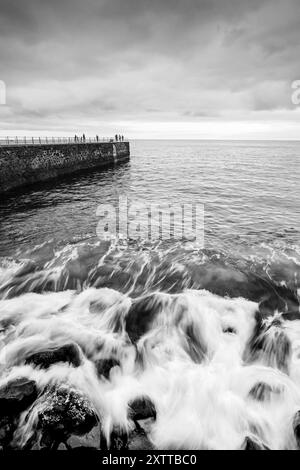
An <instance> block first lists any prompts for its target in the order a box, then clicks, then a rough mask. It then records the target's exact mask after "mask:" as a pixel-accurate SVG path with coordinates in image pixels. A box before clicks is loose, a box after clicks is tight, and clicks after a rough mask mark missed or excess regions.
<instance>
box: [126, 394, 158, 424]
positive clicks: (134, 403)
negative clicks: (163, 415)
mask: <svg viewBox="0 0 300 470" xmlns="http://www.w3.org/2000/svg"><path fill="white" fill-rule="evenodd" d="M128 406H129V411H128V417H129V418H130V419H132V420H133V421H138V420H141V419H148V418H153V419H156V408H155V406H154V403H153V402H152V401H151V400H150V398H148V397H138V398H135V399H134V400H131V401H130V402H129V403H128Z"/></svg>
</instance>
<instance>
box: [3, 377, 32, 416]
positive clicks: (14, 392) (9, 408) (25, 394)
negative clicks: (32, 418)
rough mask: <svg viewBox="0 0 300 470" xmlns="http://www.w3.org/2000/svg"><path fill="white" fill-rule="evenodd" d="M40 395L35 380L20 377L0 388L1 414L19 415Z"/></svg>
mask: <svg viewBox="0 0 300 470" xmlns="http://www.w3.org/2000/svg"><path fill="white" fill-rule="evenodd" d="M37 397H38V389H37V386H36V383H35V382H34V381H33V380H29V379H27V378H26V377H20V378H18V379H15V380H11V381H10V382H8V383H7V384H6V385H5V386H3V387H1V388H0V416H9V415H17V414H18V413H21V412H22V411H24V410H26V409H27V408H28V407H29V406H30V405H31V404H32V403H33V402H34V401H35V400H36V399H37Z"/></svg>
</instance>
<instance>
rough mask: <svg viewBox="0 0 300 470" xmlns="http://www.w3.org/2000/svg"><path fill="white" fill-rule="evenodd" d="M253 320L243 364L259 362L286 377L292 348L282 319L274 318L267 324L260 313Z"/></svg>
mask: <svg viewBox="0 0 300 470" xmlns="http://www.w3.org/2000/svg"><path fill="white" fill-rule="evenodd" d="M255 320H256V325H255V328H254V331H253V334H252V336H251V338H250V340H249V341H248V344H247V346H246V349H245V351H244V355H243V357H244V360H245V362H247V363H253V362H261V363H262V364H264V365H266V366H268V367H274V368H277V369H279V370H280V371H281V372H284V373H285V374H287V375H288V374H289V368H290V361H291V354H292V346H291V342H290V340H289V338H288V336H287V334H286V333H285V331H284V327H283V322H282V319H281V318H278V317H274V318H273V319H272V320H271V321H270V322H267V321H265V320H264V319H263V317H262V314H261V313H260V312H256V315H255Z"/></svg>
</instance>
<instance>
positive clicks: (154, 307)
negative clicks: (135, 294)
mask: <svg viewBox="0 0 300 470" xmlns="http://www.w3.org/2000/svg"><path fill="white" fill-rule="evenodd" d="M167 302H168V296H166V295H165V294H162V293H154V294H149V295H147V296H145V297H141V298H139V299H134V300H133V302H132V305H131V307H130V309H129V311H128V314H127V316H126V319H125V328H126V331H127V333H128V336H129V338H130V340H131V341H132V342H133V343H136V342H137V341H138V340H139V339H140V338H141V337H142V336H143V335H144V334H145V333H147V332H148V331H149V330H150V328H151V325H152V324H153V322H154V320H155V318H156V317H157V316H158V315H159V313H161V312H162V310H163V308H164V306H165V305H166V303H167Z"/></svg>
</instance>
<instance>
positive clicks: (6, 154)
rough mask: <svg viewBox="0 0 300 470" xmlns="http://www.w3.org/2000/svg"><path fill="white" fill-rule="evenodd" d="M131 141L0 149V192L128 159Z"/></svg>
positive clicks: (11, 146) (19, 146)
mask: <svg viewBox="0 0 300 470" xmlns="http://www.w3.org/2000/svg"><path fill="white" fill-rule="evenodd" d="M129 154H130V150H129V143H128V142H113V143H111V142H98V143H97V142H93V143H78V144H75V143H73V144H47V145H43V144H41V145H26V146H25V145H24V146H22V145H16V146H14V145H7V146H3V147H0V193H3V192H5V191H9V190H11V189H13V188H17V187H19V186H23V185H27V184H31V183H36V182H39V181H45V180H48V179H51V178H56V177H58V176H60V175H66V174H68V173H74V172H78V171H81V170H88V169H92V168H99V167H105V166H109V165H115V164H118V163H119V162H122V161H126V160H129Z"/></svg>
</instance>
